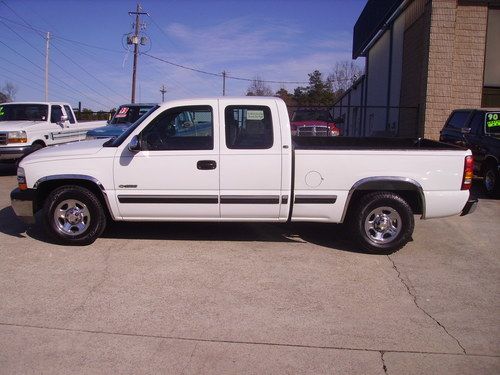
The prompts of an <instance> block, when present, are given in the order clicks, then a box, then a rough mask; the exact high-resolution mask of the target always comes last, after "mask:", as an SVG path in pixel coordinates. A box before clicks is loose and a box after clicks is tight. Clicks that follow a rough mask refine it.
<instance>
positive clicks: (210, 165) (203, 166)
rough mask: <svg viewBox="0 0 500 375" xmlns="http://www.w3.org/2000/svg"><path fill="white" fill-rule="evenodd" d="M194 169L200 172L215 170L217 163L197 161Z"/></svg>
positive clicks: (213, 161)
mask: <svg viewBox="0 0 500 375" xmlns="http://www.w3.org/2000/svg"><path fill="white" fill-rule="evenodd" d="M196 168H198V169H201V170H207V169H215V168H217V162H216V161H215V160H199V161H198V163H196Z"/></svg>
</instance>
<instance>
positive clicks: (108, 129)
mask: <svg viewBox="0 0 500 375" xmlns="http://www.w3.org/2000/svg"><path fill="white" fill-rule="evenodd" d="M154 106H156V104H154V103H141V104H139V103H134V104H124V105H121V106H120V107H119V108H118V110H117V111H116V113H115V114H114V116H113V118H112V119H111V120H110V121H108V123H107V125H106V126H102V127H99V128H96V129H92V130H90V131H88V132H87V136H86V139H101V138H102V139H104V138H112V137H118V136H119V135H120V134H122V133H123V132H124V131H125V130H126V129H127V128H128V127H129V126H130V125H132V124H133V123H134V122H136V121H137V120H138V119H139V118H140V117H141V116H143V115H144V114H145V113H147V112H148V111H149V110H150V109H151V108H153V107H154Z"/></svg>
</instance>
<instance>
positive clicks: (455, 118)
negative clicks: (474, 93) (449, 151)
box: [446, 111, 471, 130]
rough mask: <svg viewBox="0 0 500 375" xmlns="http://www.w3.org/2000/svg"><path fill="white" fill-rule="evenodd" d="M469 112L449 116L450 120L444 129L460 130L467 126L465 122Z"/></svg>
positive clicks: (458, 112)
mask: <svg viewBox="0 0 500 375" xmlns="http://www.w3.org/2000/svg"><path fill="white" fill-rule="evenodd" d="M470 114H471V111H455V112H453V113H452V114H451V116H450V118H449V119H448V121H447V123H446V128H448V129H458V130H460V129H462V128H465V127H466V125H467V120H468V119H469V116H470Z"/></svg>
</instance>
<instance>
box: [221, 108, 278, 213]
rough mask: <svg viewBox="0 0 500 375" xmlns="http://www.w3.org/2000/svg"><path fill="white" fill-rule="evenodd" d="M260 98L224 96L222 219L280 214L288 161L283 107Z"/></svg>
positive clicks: (222, 115) (222, 120)
mask: <svg viewBox="0 0 500 375" xmlns="http://www.w3.org/2000/svg"><path fill="white" fill-rule="evenodd" d="M255 102H256V105H241V104H238V101H237V100H236V99H235V100H234V104H232V103H233V102H232V101H231V100H224V101H222V102H221V107H220V108H219V112H220V116H221V132H220V133H221V134H220V139H221V141H220V211H221V219H222V220H224V219H227V220H230V219H241V220H278V218H279V214H280V204H281V202H282V199H281V178H282V172H281V169H282V160H281V133H280V128H279V118H278V113H277V108H276V106H274V105H269V101H263V102H262V105H258V99H255ZM222 103H223V104H222Z"/></svg>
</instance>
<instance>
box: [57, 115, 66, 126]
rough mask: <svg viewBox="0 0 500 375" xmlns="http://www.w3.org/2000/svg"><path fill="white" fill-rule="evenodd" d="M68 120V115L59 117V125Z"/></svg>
mask: <svg viewBox="0 0 500 375" xmlns="http://www.w3.org/2000/svg"><path fill="white" fill-rule="evenodd" d="M66 121H68V116H66V115H62V116H61V118H60V119H59V121H58V122H57V123H58V124H59V125H61V126H63V125H64V123H65V122H66Z"/></svg>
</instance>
